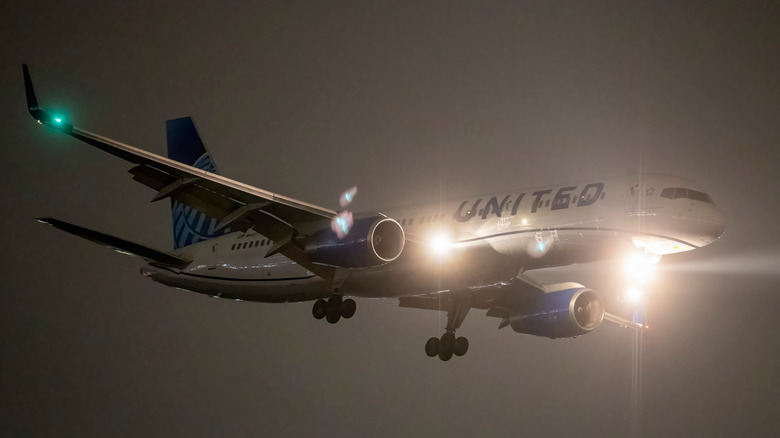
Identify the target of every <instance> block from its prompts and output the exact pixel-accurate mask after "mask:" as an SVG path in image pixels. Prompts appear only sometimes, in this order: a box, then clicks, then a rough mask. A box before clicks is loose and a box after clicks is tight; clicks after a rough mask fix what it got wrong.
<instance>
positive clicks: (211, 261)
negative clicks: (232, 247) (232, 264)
mask: <svg viewBox="0 0 780 438" xmlns="http://www.w3.org/2000/svg"><path fill="white" fill-rule="evenodd" d="M217 246H219V243H215V244H213V245H211V251H209V253H208V255H207V256H206V267H207V268H209V269H217Z"/></svg>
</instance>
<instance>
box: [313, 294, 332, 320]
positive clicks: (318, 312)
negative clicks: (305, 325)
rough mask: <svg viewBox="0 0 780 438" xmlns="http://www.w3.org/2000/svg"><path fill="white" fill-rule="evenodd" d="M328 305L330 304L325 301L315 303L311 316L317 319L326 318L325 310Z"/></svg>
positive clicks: (320, 300)
mask: <svg viewBox="0 0 780 438" xmlns="http://www.w3.org/2000/svg"><path fill="white" fill-rule="evenodd" d="M327 305H328V303H327V302H326V301H325V300H323V299H319V300H317V301H315V302H314V307H312V308H311V314H312V315H314V317H315V318H317V319H322V318H325V313H326V312H325V310H326V309H325V308H326V307H327Z"/></svg>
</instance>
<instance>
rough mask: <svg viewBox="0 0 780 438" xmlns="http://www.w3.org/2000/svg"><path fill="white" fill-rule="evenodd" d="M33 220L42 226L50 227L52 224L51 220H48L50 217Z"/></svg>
mask: <svg viewBox="0 0 780 438" xmlns="http://www.w3.org/2000/svg"><path fill="white" fill-rule="evenodd" d="M35 220H36V221H38V222H40V223H42V224H46V225H51V224H52V223H51V221H52V218H50V217H36V218H35Z"/></svg>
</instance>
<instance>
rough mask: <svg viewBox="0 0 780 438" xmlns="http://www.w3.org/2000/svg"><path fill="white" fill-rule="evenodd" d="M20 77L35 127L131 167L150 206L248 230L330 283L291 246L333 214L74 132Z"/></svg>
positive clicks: (328, 273) (322, 269) (328, 270)
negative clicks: (149, 193) (173, 206)
mask: <svg viewBox="0 0 780 438" xmlns="http://www.w3.org/2000/svg"><path fill="white" fill-rule="evenodd" d="M23 71H24V85H25V92H26V94H27V106H28V110H29V111H30V114H31V115H32V116H33V117H34V118H35V119H36V120H37V121H38V123H40V124H42V125H46V126H48V127H50V128H53V129H56V130H58V131H62V132H63V133H65V134H67V135H70V136H71V137H74V138H76V139H78V140H81V141H83V142H85V143H87V144H90V145H92V146H94V147H96V148H98V149H100V150H103V151H105V152H108V153H110V154H112V155H115V156H117V157H119V158H122V159H124V160H126V161H129V162H131V163H133V164H136V166H135V167H133V168H132V169H130V173H131V174H132V175H133V179H134V180H136V181H138V182H140V183H141V184H144V185H146V186H148V187H150V188H152V189H154V190H156V191H157V194H156V195H155V196H154V198H153V199H152V202H155V201H159V200H161V199H165V198H171V199H174V200H176V201H178V202H180V203H182V204H184V205H187V206H190V207H192V208H195V209H197V210H199V211H201V212H204V213H206V214H207V215H209V216H211V217H213V218H216V219H217V220H218V221H219V223H218V225H217V228H218V229H222V228H227V227H230V229H232V230H241V231H246V230H248V229H250V228H254V229H255V230H257V231H258V232H260V233H261V234H263V235H265V236H267V237H269V238H271V239H272V240H273V241H274V243H275V244H274V246H273V247H272V248H271V249H270V250H269V252H268V254H267V256H270V255H272V254H275V253H277V252H279V253H281V254H282V255H284V256H286V257H288V258H289V259H291V260H293V261H294V262H296V263H298V264H300V265H301V266H304V267H305V268H307V269H309V270H310V271H312V272H314V273H315V274H317V275H318V276H320V277H323V278H325V279H326V280H329V281H330V280H332V279H333V276H334V272H335V270H334V268H332V267H326V266H322V265H316V264H313V263H311V262H310V261H309V259H308V257H307V256H306V254H305V253H304V252H303V250H302V249H300V248H298V247H296V246H295V245H293V244H292V241H293V238H294V237H296V236H299V235H304V236H305V235H309V234H311V233H313V232H314V231H317V230H320V229H323V228H325V227H328V226H329V223H330V220H331V219H332V218H333V217H334V216H335V215H336V212H335V211H334V210H330V209H327V208H323V207H319V206H316V205H313V204H308V203H306V202H302V201H298V200H296V199H292V198H288V197H285V196H281V195H278V194H276V193H272V192H269V191H267V190H263V189H259V188H257V187H253V186H250V185H248V184H244V183H241V182H239V181H235V180H232V179H230V178H225V177H223V176H220V175H216V174H213V173H210V172H207V171H204V170H201V169H198V168H195V167H192V166H188V165H186V164H183V163H180V162H178V161H175V160H171V159H169V158H166V157H162V156H160V155H157V154H153V153H151V152H148V151H145V150H143V149H139V148H136V147H133V146H130V145H127V144H124V143H121V142H118V141H116V140H112V139H110V138H106V137H103V136H100V135H98V134H95V133H92V132H89V131H85V130H83V129H80V128H77V127H75V126H73V125H72V124H70V123H67V122H66V121H64V120H62V119H60V118H57V117H54V116H52V115H51V114H49V113H47V112H46V111H45V110H43V109H42V108H41V107H40V106H38V100H37V97H36V96H35V91H34V89H33V85H32V80H31V78H30V72H29V69H28V68H27V65H23Z"/></svg>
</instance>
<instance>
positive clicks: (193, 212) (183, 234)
mask: <svg viewBox="0 0 780 438" xmlns="http://www.w3.org/2000/svg"><path fill="white" fill-rule="evenodd" d="M165 128H166V131H167V137H168V158H170V159H172V160H176V161H178V162H180V163H184V164H188V165H190V166H193V167H197V168H198V169H203V170H205V171H207V172H211V173H219V172H218V171H217V165H216V164H215V163H214V161H213V160H212V159H211V154H210V153H209V151H208V150H207V149H206V146H205V145H204V144H203V141H202V140H201V139H200V136H199V135H198V131H197V130H196V129H195V124H194V123H193V122H192V118H191V117H182V118H180V119H173V120H168V121H167V122H165ZM171 214H172V215H173V247H174V248H181V247H184V246H188V245H192V244H193V243H198V242H202V241H204V240H209V239H212V238H214V237H217V236H221V235H223V234H225V233H228V232H230V230H229V229H223V230H219V231H217V230H216V227H217V220H216V219H215V218H212V217H209V216H207V215H206V214H205V213H202V212H200V211H198V210H197V209H194V208H192V207H189V206H185V205H183V204H181V203H179V202H178V201H174V200H173V199H171Z"/></svg>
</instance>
